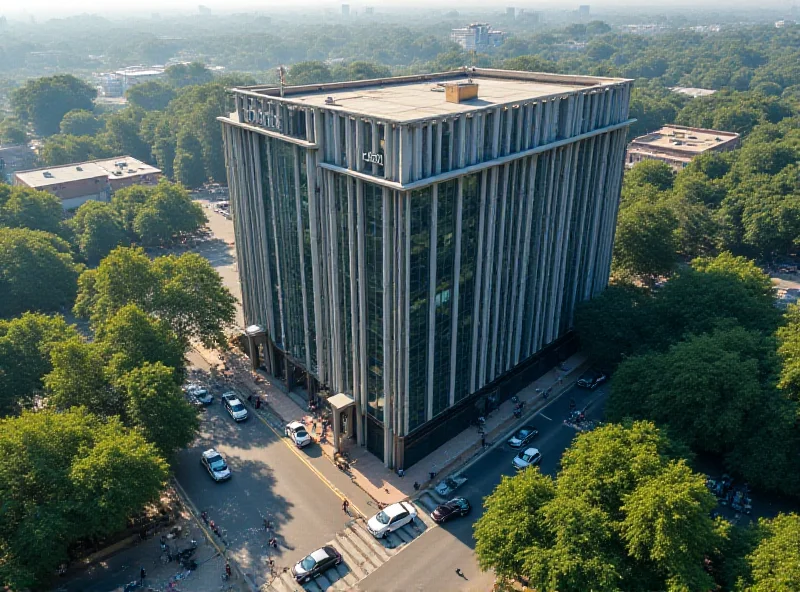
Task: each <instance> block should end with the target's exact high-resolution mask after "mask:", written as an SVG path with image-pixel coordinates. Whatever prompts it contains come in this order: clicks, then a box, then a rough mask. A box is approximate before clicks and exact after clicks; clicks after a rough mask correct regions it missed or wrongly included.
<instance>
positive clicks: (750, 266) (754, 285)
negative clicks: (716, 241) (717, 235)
mask: <svg viewBox="0 0 800 592" xmlns="http://www.w3.org/2000/svg"><path fill="white" fill-rule="evenodd" d="M692 269H695V270H696V271H701V272H703V273H711V274H715V275H719V276H722V277H728V278H731V279H734V280H738V281H739V282H741V284H742V286H743V287H744V288H745V290H747V292H748V293H749V294H751V295H752V296H753V297H755V298H762V299H766V300H772V298H774V296H775V288H774V287H773V286H772V281H771V280H770V278H769V275H767V274H766V273H764V272H763V271H762V270H761V268H760V267H758V265H756V264H755V262H754V261H752V260H751V259H748V258H747V257H735V256H734V255H733V254H731V253H730V252H728V251H725V252H724V253H720V254H719V255H717V256H716V257H701V258H699V259H695V260H694V261H692Z"/></svg>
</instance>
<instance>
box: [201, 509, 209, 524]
mask: <svg viewBox="0 0 800 592" xmlns="http://www.w3.org/2000/svg"><path fill="white" fill-rule="evenodd" d="M200 518H202V519H203V522H205V523H206V524H208V512H206V511H205V510H203V511H202V512H200Z"/></svg>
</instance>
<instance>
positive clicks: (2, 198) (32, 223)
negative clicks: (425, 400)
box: [0, 185, 64, 235]
mask: <svg viewBox="0 0 800 592" xmlns="http://www.w3.org/2000/svg"><path fill="white" fill-rule="evenodd" d="M63 219H64V209H63V208H62V207H61V201H60V200H59V199H58V198H57V197H56V196H54V195H53V194H51V193H48V192H46V191H37V190H35V189H31V188H29V187H24V186H16V187H11V186H9V185H0V226H5V227H7V228H28V229H30V230H41V231H43V232H49V233H51V234H55V235H60V234H62V233H63V231H64V228H63V226H62V224H61V223H62V220H63Z"/></svg>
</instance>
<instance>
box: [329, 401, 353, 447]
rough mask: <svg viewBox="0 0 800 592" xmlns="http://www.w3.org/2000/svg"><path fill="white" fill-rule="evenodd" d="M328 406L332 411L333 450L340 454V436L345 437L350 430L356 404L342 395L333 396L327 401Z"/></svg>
mask: <svg viewBox="0 0 800 592" xmlns="http://www.w3.org/2000/svg"><path fill="white" fill-rule="evenodd" d="M328 404H329V405H330V406H331V410H332V411H333V449H334V450H335V451H336V452H341V451H342V447H341V440H342V436H347V435H349V433H350V430H352V429H353V428H352V426H353V420H354V419H355V418H354V417H352V416H353V411H352V410H353V409H355V404H356V402H355V401H354V400H353V397H351V396H350V395H346V394H344V393H339V394H338V395H333V396H332V397H330V398H329V399H328Z"/></svg>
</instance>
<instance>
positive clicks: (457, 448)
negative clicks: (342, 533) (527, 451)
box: [195, 346, 587, 504]
mask: <svg viewBox="0 0 800 592" xmlns="http://www.w3.org/2000/svg"><path fill="white" fill-rule="evenodd" d="M195 350H196V351H198V352H199V353H200V354H201V355H202V356H203V359H205V360H206V361H207V362H208V363H209V364H212V365H214V364H216V365H217V366H218V367H219V368H220V369H223V368H227V370H228V371H229V372H230V373H231V374H232V376H233V382H234V384H236V385H237V386H238V387H239V388H242V389H244V390H246V391H247V392H248V393H252V394H253V395H254V396H258V397H260V398H261V401H262V402H264V403H265V404H266V405H265V407H262V408H261V409H260V412H261V413H262V414H263V415H265V416H267V420H268V421H270V423H271V425H272V424H274V427H276V429H281V430H282V427H283V425H284V424H286V423H288V422H290V421H295V420H296V421H300V422H303V423H304V424H305V425H306V427H307V429H308V431H309V433H310V434H312V436H314V438H315V440H316V441H317V442H318V443H319V446H320V448H321V449H322V451H323V453H324V454H325V456H326V457H328V458H329V459H331V460H333V458H334V456H335V451H334V448H333V435H332V430H331V428H330V426H329V427H328V429H327V430H326V433H325V434H324V437H321V436H323V434H322V433H321V429H322V424H321V422H320V421H319V420H318V419H317V418H315V417H314V416H312V415H311V414H310V413H309V412H308V410H306V409H304V408H302V407H301V406H300V405H298V403H297V402H296V400H295V397H294V396H290V395H288V394H287V393H286V391H285V387H283V385H279V384H278V383H277V381H273V380H271V379H270V377H269V376H268V375H266V374H263V373H254V372H252V371H250V369H249V361H248V360H247V358H246V356H243V355H242V354H238V353H236V352H229V353H227V354H226V355H225V356H224V360H219V361H217V362H215V361H214V360H215V358H217V354H216V352H211V351H209V350H204V349H203V348H202V346H196V347H195ZM586 365H587V360H586V356H585V355H584V354H583V353H577V354H574V355H573V356H571V357H570V358H569V359H568V360H566V361H565V362H564V363H562V364H560V365H559V366H557V367H555V368H552V369H550V370H549V371H548V372H546V373H545V374H543V375H542V376H540V377H539V378H538V379H536V380H534V381H533V382H532V383H531V384H529V385H528V386H527V387H525V388H524V389H522V390H521V391H520V392H519V393H517V397H518V398H519V400H520V401H521V402H522V403H523V404H524V413H523V415H524V416H528V415H530V414H531V413H533V412H535V411H536V410H538V409H541V408H542V407H543V406H544V405H545V404H546V403H547V402H549V401H550V400H552V399H554V398H557V397H559V396H560V395H561V394H562V393H563V392H564V391H566V390H567V389H569V388H570V387H571V386H572V384H573V383H574V382H575V380H576V379H577V377H578V376H579V374H580V372H582V371H583V370H584V369H585V368H586ZM245 396H246V395H245ZM270 416H272V417H270ZM519 421H520V420H519V419H517V418H516V417H514V403H512V402H511V400H508V401H505V402H504V403H503V404H501V405H500V407H498V408H497V409H495V410H494V411H493V412H492V413H491V414H490V415H489V417H487V418H486V423H485V425H484V437H483V439H482V438H481V435H480V433H479V432H478V431H476V429H475V428H474V427H470V428H467V429H465V430H463V431H462V432H461V433H459V434H458V435H456V436H455V437H453V438H452V439H451V440H449V441H448V442H447V443H446V444H444V445H443V446H441V447H439V448H438V449H436V450H434V451H433V452H432V453H430V454H429V455H428V456H426V457H425V458H423V459H422V460H420V461H419V462H417V463H416V464H415V465H414V466H412V467H410V468H409V469H406V470H405V471H404V476H403V477H400V476H399V475H398V474H397V472H396V471H394V470H390V469H387V468H386V467H385V466H384V465H383V461H382V460H381V459H380V458H378V457H377V456H375V455H373V454H372V453H370V452H368V451H367V449H366V448H364V447H361V446H357V445H355V441H354V440H345V441H344V449H345V452H346V455H347V459H348V465H349V468H348V469H347V472H348V475H349V476H350V478H351V480H352V481H353V483H355V484H356V485H358V486H359V487H360V488H361V489H363V490H364V491H365V492H366V493H367V494H368V495H369V496H370V497H371V498H372V499H374V500H375V501H376V502H378V503H379V504H392V503H395V502H399V501H402V500H405V499H410V498H412V497H414V496H415V495H417V494H418V493H419V492H420V491H422V490H423V489H425V488H426V487H429V486H432V485H435V484H436V483H438V482H439V481H440V480H441V479H443V478H444V477H446V476H447V475H449V474H451V473H453V472H455V471H456V470H458V468H459V467H461V466H463V465H464V464H466V463H467V462H469V461H470V460H471V459H472V458H474V457H475V456H477V455H478V454H480V453H481V452H482V451H483V448H484V445H486V446H488V445H489V444H491V443H492V442H494V441H495V440H496V439H497V438H499V437H502V436H503V435H504V434H505V432H507V431H510V430H511V429H512V427H513V426H514V424H516V423H519ZM432 474H433V476H432ZM415 484H416V486H417V487H415Z"/></svg>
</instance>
